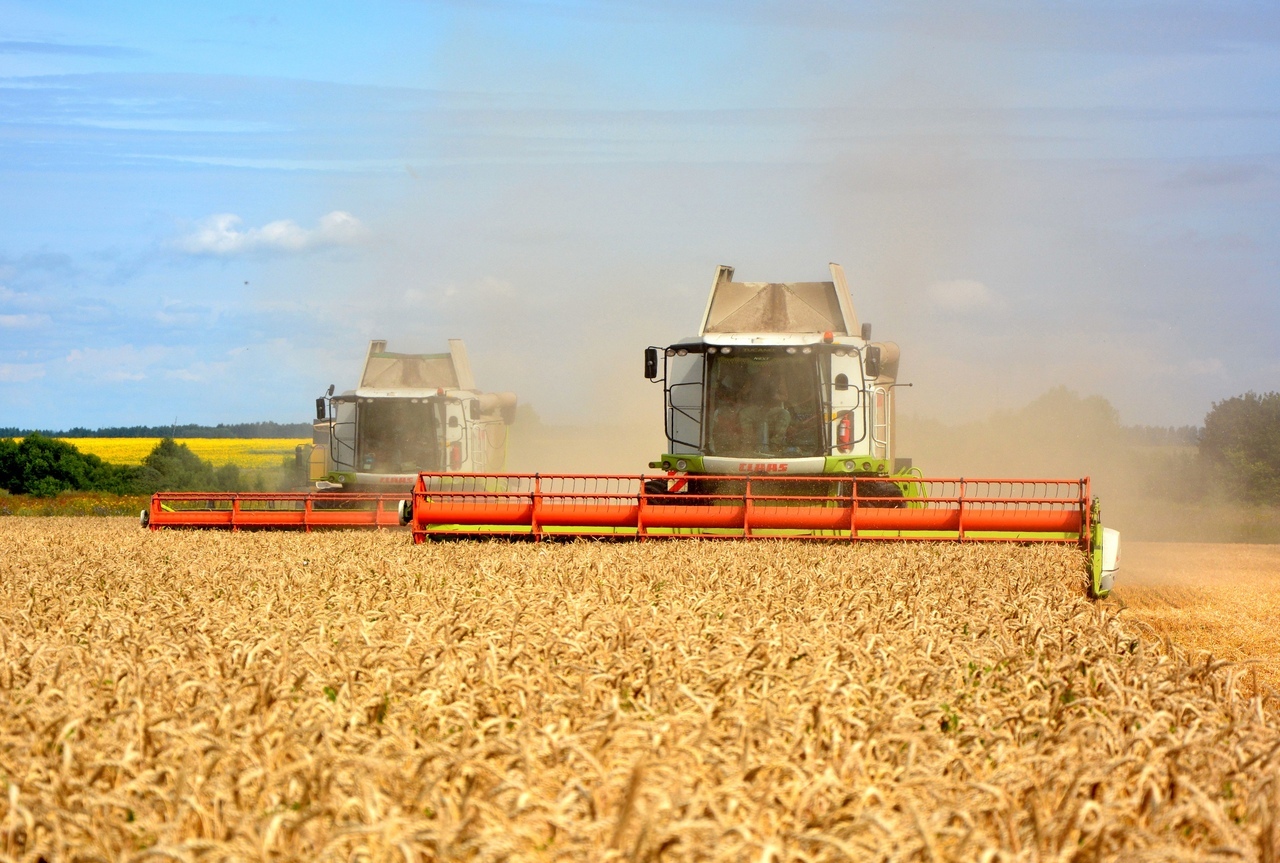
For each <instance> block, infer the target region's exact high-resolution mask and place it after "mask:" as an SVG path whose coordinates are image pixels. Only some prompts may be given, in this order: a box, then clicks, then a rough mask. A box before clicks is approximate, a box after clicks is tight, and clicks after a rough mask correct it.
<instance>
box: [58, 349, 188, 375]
mask: <svg viewBox="0 0 1280 863" xmlns="http://www.w3.org/2000/svg"><path fill="white" fill-rule="evenodd" d="M170 353H171V351H170V350H169V349H168V348H164V347H159V346H148V347H143V348H136V347H134V346H133V345H121V346H120V347H114V348H75V349H74V350H72V351H71V352H70V353H69V354H67V364H68V365H69V366H70V367H71V368H72V369H73V370H74V371H76V372H78V373H80V374H83V375H85V376H86V377H88V378H91V379H93V380H99V381H109V382H120V381H141V380H145V379H146V378H147V377H148V375H149V373H150V372H151V371H152V369H153V368H154V367H155V366H158V365H163V364H165V362H166V360H168V359H169V358H170Z"/></svg>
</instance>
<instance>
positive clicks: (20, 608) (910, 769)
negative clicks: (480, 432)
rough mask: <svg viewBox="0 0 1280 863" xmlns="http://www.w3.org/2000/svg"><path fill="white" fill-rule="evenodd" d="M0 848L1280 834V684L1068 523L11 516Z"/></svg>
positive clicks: (773, 844)
mask: <svg viewBox="0 0 1280 863" xmlns="http://www.w3.org/2000/svg"><path fill="white" fill-rule="evenodd" d="M0 548H3V549H4V550H5V554H4V555H3V556H0V773H2V774H3V782H4V785H5V790H4V793H3V794H0V859H4V860H27V861H35V860H40V859H43V860H46V861H55V860H56V861H91V860H95V861H96V860H111V861H117V860H121V861H123V860H139V861H140V860H149V861H150V860H191V861H195V860H199V861H223V860H226V861H230V860H237V861H238V860H270V861H294V860H296V861H313V860H324V861H329V860H333V861H338V860H358V861H436V860H475V861H498V860H511V861H526V860H528V861H534V860H548V861H549V860H566V861H588V860H591V861H594V860H649V861H656V860H672V861H683V860H725V861H729V860H733V861H740V860H747V861H791V860H797V861H799V860H920V861H947V860H982V861H995V860H1008V861H1013V860H1019V861H1023V860H1025V861H1031V860H1062V861H1069V860H1081V861H1089V860H1192V859H1197V860H1198V859H1214V860H1258V861H1268V863H1270V861H1274V860H1276V859H1277V856H1276V855H1277V852H1278V851H1280V848H1278V847H1277V842H1278V839H1280V827H1278V826H1277V815H1278V814H1280V778H1277V771H1278V770H1280V733H1278V732H1277V730H1276V729H1277V727H1280V723H1277V719H1278V717H1277V712H1276V709H1275V704H1274V702H1271V701H1269V700H1267V699H1265V698H1263V697H1252V698H1251V697H1250V696H1249V692H1248V688H1247V687H1246V686H1242V685H1241V682H1240V680H1239V679H1238V676H1237V675H1236V672H1235V670H1234V669H1233V668H1232V667H1229V666H1226V665H1225V664H1224V663H1222V662H1217V661H1210V660H1208V659H1207V658H1201V657H1192V658H1188V657H1187V656H1185V655H1183V654H1181V653H1179V652H1178V650H1177V649H1176V648H1171V647H1166V646H1163V645H1161V644H1160V643H1159V641H1156V640H1152V639H1148V638H1144V637H1141V636H1140V635H1137V634H1135V632H1134V631H1132V630H1130V629H1128V628H1126V625H1125V624H1124V623H1123V618H1122V617H1117V613H1116V611H1115V609H1114V608H1112V607H1111V606H1109V605H1108V604H1105V603H1091V602H1089V601H1088V600H1086V599H1085V598H1084V597H1083V579H1082V577H1081V575H1080V571H1079V568H1080V564H1081V561H1080V558H1079V553H1078V552H1076V551H1074V550H1072V549H1067V548H1062V547H1056V546H1040V547H1007V546H992V545H966V546H961V545H958V544H956V545H946V544H882V545H873V544H869V543H868V544H861V545H841V546H839V547H832V546H826V545H816V544H803V543H795V542H790V543H789V542H783V541H776V542H775V541H763V542H758V543H742V542H733V543H719V544H716V543H708V542H693V541H681V542H667V543H663V542H651V543H643V544H590V543H576V544H543V545H533V544H508V543H504V542H489V543H472V542H454V543H438V544H428V545H424V546H417V547H415V546H413V545H412V544H411V543H410V542H409V540H408V538H407V536H406V535H405V534H404V533H401V532H378V533H356V532H345V533H329V534H310V535H306V534H280V533H274V534H267V533H261V534H251V533H237V534H231V533H197V532H176V531H175V532H157V533H152V532H148V531H143V530H140V529H138V528H137V527H136V522H134V523H131V522H129V521H127V520H124V519H57V518H51V519H39V520H37V519H5V520H3V521H0Z"/></svg>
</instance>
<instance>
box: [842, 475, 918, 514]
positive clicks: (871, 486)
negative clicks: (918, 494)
mask: <svg viewBox="0 0 1280 863" xmlns="http://www.w3.org/2000/svg"><path fill="white" fill-rule="evenodd" d="M854 487H855V488H856V489H857V495H858V497H859V498H864V497H870V498H885V497H888V498H894V500H869V501H867V502H866V503H863V504H859V505H860V506H867V507H872V508H878V509H902V508H903V507H905V506H906V505H907V502H906V500H905V499H904V498H903V494H902V489H901V488H899V487H898V484H897V483H893V482H888V481H883V482H859V483H854Z"/></svg>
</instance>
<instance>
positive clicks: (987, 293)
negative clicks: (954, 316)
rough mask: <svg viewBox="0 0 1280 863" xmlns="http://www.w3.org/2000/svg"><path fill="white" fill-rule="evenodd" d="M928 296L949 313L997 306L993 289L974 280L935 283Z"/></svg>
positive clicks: (938, 306) (930, 287)
mask: <svg viewBox="0 0 1280 863" xmlns="http://www.w3.org/2000/svg"><path fill="white" fill-rule="evenodd" d="M928 294H929V299H931V300H932V301H933V303H934V305H935V306H936V307H937V308H939V309H941V310H943V311H947V312H966V311H973V310H976V309H985V308H990V307H991V306H993V305H994V304H995V297H994V296H993V295H992V293H991V289H990V288H988V287H987V286H986V285H984V284H983V283H982V282H979V281H976V280H974V279H951V280H949V281H945V282H934V283H933V284H932V285H930V286H929V288H928Z"/></svg>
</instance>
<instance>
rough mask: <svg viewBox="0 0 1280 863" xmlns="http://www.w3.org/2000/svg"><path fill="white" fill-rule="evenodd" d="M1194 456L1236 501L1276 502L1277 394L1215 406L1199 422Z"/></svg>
mask: <svg viewBox="0 0 1280 863" xmlns="http://www.w3.org/2000/svg"><path fill="white" fill-rule="evenodd" d="M1200 458H1201V459H1202V460H1203V461H1204V462H1205V465H1206V467H1207V468H1208V469H1209V470H1210V472H1211V473H1212V474H1214V475H1215V476H1217V477H1218V478H1219V479H1220V480H1221V482H1222V483H1223V485H1224V487H1225V488H1226V489H1227V490H1228V492H1229V493H1231V494H1233V495H1234V496H1236V497H1238V498H1240V499H1241V500H1245V501H1248V502H1250V503H1280V393H1275V392H1270V393H1266V394H1265V395H1258V394H1257V393H1254V392H1248V393H1245V394H1244V395H1242V396H1236V397H1235V398H1230V399H1226V400H1224V401H1220V402H1215V403H1214V405H1213V408H1212V409H1211V410H1210V411H1209V413H1208V415H1206V416H1205V418H1204V431H1203V432H1202V433H1201V435H1200Z"/></svg>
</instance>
